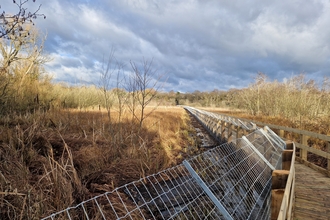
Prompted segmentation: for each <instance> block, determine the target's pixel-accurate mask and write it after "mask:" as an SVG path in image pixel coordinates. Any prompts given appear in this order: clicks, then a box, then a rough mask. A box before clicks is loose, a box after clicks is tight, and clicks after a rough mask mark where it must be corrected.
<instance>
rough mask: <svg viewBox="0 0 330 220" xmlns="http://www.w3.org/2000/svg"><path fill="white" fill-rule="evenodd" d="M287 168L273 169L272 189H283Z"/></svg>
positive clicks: (287, 174)
mask: <svg viewBox="0 0 330 220" xmlns="http://www.w3.org/2000/svg"><path fill="white" fill-rule="evenodd" d="M289 173H290V171H289V170H274V171H273V173H272V189H285V186H286V182H287V180H288V176H289Z"/></svg>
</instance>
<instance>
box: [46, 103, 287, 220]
mask: <svg viewBox="0 0 330 220" xmlns="http://www.w3.org/2000/svg"><path fill="white" fill-rule="evenodd" d="M191 111H193V112H194V114H198V118H201V119H200V121H202V122H203V123H207V124H209V125H212V126H218V125H219V119H218V118H217V117H216V116H214V115H212V114H209V113H204V112H201V111H197V110H195V109H191ZM196 117H197V116H196ZM225 119H226V120H227V121H225V123H230V119H229V118H228V117H226V118H225ZM212 120H214V121H212ZM222 122H224V121H222ZM236 122H237V121H236ZM236 124H237V123H236ZM244 126H248V125H244ZM225 128H226V129H227V130H226V129H222V132H229V131H228V130H229V129H228V126H226V127H225ZM254 129H255V127H254V128H253V130H254ZM215 130H217V128H216V129H215ZM251 131H252V128H251ZM284 144H285V143H284V142H283V141H282V140H281V139H280V138H279V137H278V136H277V135H276V134H275V133H274V132H272V131H271V130H270V129H269V130H268V129H267V128H265V129H264V130H262V129H257V130H254V131H253V132H252V133H250V134H249V135H247V136H246V137H245V136H244V137H243V138H238V139H237V140H236V141H235V142H231V143H225V144H222V145H220V146H217V147H215V148H213V149H210V150H208V151H206V152H204V153H202V154H200V155H197V156H195V157H192V158H190V159H188V160H185V161H184V162H183V164H181V165H178V166H175V167H173V168H170V169H166V170H164V171H161V172H159V173H157V174H154V175H150V176H147V177H145V178H142V179H140V180H138V181H135V182H131V183H129V184H126V185H124V186H121V187H119V188H116V189H114V190H113V191H111V192H107V193H105V194H102V195H99V196H96V197H94V198H91V199H89V200H86V201H84V202H82V203H80V204H78V205H76V206H74V207H69V208H67V209H65V210H62V211H60V212H57V213H54V214H52V215H50V216H48V217H45V218H44V219H131V220H132V219H269V218H270V192H271V176H272V170H273V169H275V168H278V167H279V166H281V164H280V161H281V154H282V151H283V148H284V146H285V145H284Z"/></svg>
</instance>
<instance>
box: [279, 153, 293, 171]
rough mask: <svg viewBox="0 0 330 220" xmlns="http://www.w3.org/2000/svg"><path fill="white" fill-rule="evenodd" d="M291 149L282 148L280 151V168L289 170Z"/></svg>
mask: <svg viewBox="0 0 330 220" xmlns="http://www.w3.org/2000/svg"><path fill="white" fill-rule="evenodd" d="M292 155H293V150H284V151H283V152H282V170H290V168H291V160H292Z"/></svg>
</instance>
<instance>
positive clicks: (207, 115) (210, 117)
mask: <svg viewBox="0 0 330 220" xmlns="http://www.w3.org/2000/svg"><path fill="white" fill-rule="evenodd" d="M184 108H185V109H186V110H187V111H189V112H190V113H191V114H193V115H194V116H195V117H196V118H197V119H198V120H199V121H200V122H202V123H203V124H204V125H207V124H208V122H213V123H218V122H227V123H230V124H233V125H235V126H238V127H242V128H245V129H246V130H254V129H255V128H256V125H255V124H254V123H251V122H248V121H242V120H240V119H238V118H233V117H230V116H227V115H220V114H216V113H212V112H208V111H203V110H201V109H196V108H192V107H189V106H184Z"/></svg>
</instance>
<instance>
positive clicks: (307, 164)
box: [296, 157, 330, 176]
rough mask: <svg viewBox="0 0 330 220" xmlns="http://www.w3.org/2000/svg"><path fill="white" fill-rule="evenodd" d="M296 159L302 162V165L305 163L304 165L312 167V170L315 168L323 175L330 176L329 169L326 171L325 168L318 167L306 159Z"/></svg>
mask: <svg viewBox="0 0 330 220" xmlns="http://www.w3.org/2000/svg"><path fill="white" fill-rule="evenodd" d="M296 160H297V161H298V162H300V163H302V164H304V165H306V166H308V167H310V168H312V169H314V170H316V171H318V172H320V173H322V174H324V175H328V176H330V173H329V171H327V170H326V169H324V168H322V167H319V166H317V165H315V164H313V163H311V162H308V161H305V160H301V158H299V157H296Z"/></svg>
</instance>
